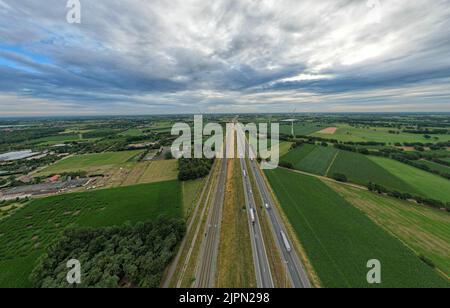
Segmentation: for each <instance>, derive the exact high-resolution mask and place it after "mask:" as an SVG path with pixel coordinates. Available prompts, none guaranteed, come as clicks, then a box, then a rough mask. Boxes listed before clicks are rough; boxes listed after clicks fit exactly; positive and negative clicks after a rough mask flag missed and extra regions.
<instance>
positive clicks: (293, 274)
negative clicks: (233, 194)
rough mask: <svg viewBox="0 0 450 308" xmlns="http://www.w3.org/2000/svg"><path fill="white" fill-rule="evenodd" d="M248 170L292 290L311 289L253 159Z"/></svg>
mask: <svg viewBox="0 0 450 308" xmlns="http://www.w3.org/2000/svg"><path fill="white" fill-rule="evenodd" d="M241 135H243V138H244V140H245V143H246V144H247V145H248V142H247V139H246V138H245V135H244V134H243V132H241ZM238 139H239V137H238ZM250 151H252V149H250ZM250 169H251V172H252V174H253V176H254V177H255V179H256V185H257V186H258V190H259V193H260V194H261V199H262V200H263V203H264V205H265V210H266V211H267V214H268V217H269V222H270V226H271V230H272V232H273V236H274V238H275V241H276V243H277V246H278V249H279V250H280V251H281V255H282V257H283V261H284V263H285V265H286V269H287V272H288V274H289V278H290V280H291V283H292V286H293V287H294V288H311V283H310V281H309V279H308V275H307V274H306V271H305V269H304V266H303V264H302V263H301V261H300V258H299V257H298V255H297V252H296V250H295V249H291V248H288V247H286V244H285V242H284V239H283V235H282V234H284V235H285V236H286V238H287V241H288V242H289V246H291V247H292V241H291V240H290V239H289V236H288V233H287V232H286V227H285V226H284V224H283V222H282V220H281V217H280V214H279V213H278V208H277V207H276V205H275V202H274V201H273V198H272V196H271V193H270V191H269V188H268V187H267V184H266V182H265V180H264V178H263V175H262V173H261V172H262V171H261V169H260V168H259V165H258V163H257V161H256V160H255V159H253V160H250Z"/></svg>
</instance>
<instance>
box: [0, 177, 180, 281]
mask: <svg viewBox="0 0 450 308" xmlns="http://www.w3.org/2000/svg"><path fill="white" fill-rule="evenodd" d="M161 215H164V216H167V217H182V216H183V211H182V192H181V184H180V183H179V182H178V181H170V182H163V183H157V184H147V185H138V186H130V187H121V188H115V189H105V190H98V191H92V192H85V193H75V194H67V195H60V196H56V197H50V198H45V199H39V200H36V201H34V202H32V203H30V204H29V205H27V206H25V207H24V208H23V209H21V210H19V211H17V212H15V213H14V214H13V215H12V216H10V217H8V218H6V219H4V220H2V222H1V224H0V272H1V273H2V275H0V287H28V286H29V282H28V276H29V274H30V272H31V270H32V269H33V267H34V264H35V262H36V260H37V258H38V257H39V256H40V255H42V254H43V253H44V251H45V249H46V247H48V246H49V245H50V244H51V243H52V242H53V241H55V239H57V237H58V236H59V235H60V234H61V232H62V231H63V230H64V229H66V228H67V227H73V226H81V227H106V226H112V225H120V224H123V223H125V222H131V223H136V222H139V221H145V220H149V219H154V218H157V217H158V216H161Z"/></svg>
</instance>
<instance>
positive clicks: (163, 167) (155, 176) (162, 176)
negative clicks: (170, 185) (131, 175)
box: [139, 159, 178, 183]
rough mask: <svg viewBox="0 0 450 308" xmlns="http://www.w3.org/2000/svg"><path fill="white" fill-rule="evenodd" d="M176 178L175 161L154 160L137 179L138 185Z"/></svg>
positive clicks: (176, 167) (176, 164) (176, 166)
mask: <svg viewBox="0 0 450 308" xmlns="http://www.w3.org/2000/svg"><path fill="white" fill-rule="evenodd" d="M177 178H178V161H177V160H174V159H173V160H155V161H152V162H151V163H149V164H148V165H147V168H145V171H144V173H143V174H142V176H141V178H140V179H139V182H140V183H154V182H161V181H170V180H174V179H177Z"/></svg>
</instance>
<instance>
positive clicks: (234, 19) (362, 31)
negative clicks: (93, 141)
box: [0, 0, 450, 115]
mask: <svg viewBox="0 0 450 308" xmlns="http://www.w3.org/2000/svg"><path fill="white" fill-rule="evenodd" d="M372 2H373V3H375V4H376V5H375V9H374V8H370V7H369V6H368V5H367V4H368V3H367V2H366V1H359V0H358V1H356V0H347V1H344V0H321V1H317V0H303V1H298V0H281V1H275V0H259V1H258V0H240V1H237V0H231V1H230V0H215V1H208V2H205V1H200V0H175V1H163V0H154V1H143V0H126V1H125V0H121V1H119V0H97V1H83V0H81V4H82V23H81V24H80V25H70V24H68V23H67V22H66V20H65V15H66V12H67V9H66V0H47V1H45V2H39V1H34V0H21V1H13V0H0V39H1V40H0V113H1V114H3V115H5V114H6V115H7V114H16V113H20V112H19V111H20V110H16V109H13V108H11V106H12V104H21V105H23V106H25V108H22V110H23V111H22V112H30V113H32V112H35V111H33V110H34V109H33V108H32V106H31V105H32V104H35V105H39V106H41V108H40V110H47V109H48V110H47V112H48V113H55V112H59V113H73V112H83V113H135V112H136V113H139V112H164V111H167V112H196V111H197V110H198V108H201V109H202V111H203V112H207V111H211V112H228V111H233V112H234V111H245V112H250V111H261V110H262V111H267V112H268V111H272V110H273V111H282V110H286V109H293V108H295V107H297V108H298V109H299V110H302V109H303V110H307V111H326V110H328V109H329V110H342V111H344V110H345V106H348V109H349V110H352V111H354V110H355V108H359V109H361V110H369V109H370V108H372V109H376V108H377V106H384V107H386V108H387V106H388V107H389V108H390V109H393V110H394V109H396V106H397V109H398V110H403V109H404V108H405V106H408V108H409V109H410V108H417V109H420V108H421V109H422V110H425V111H427V110H429V109H430V108H431V109H434V110H448V109H450V108H449V103H448V100H449V99H450V96H449V92H450V91H449V83H448V80H449V78H450V57H449V56H448V55H449V54H450V31H449V29H450V5H449V4H450V1H449V0H437V1H433V2H430V1H425V0H419V1H406V0H399V1H379V2H377V1H372ZM378 4H379V5H378ZM424 89H426V91H425V90H424ZM411 93H415V94H414V95H413V96H412V97H411V96H410V94H411ZM411 104H412V106H413V107H411ZM43 106H45V108H47V109H45V108H44V107H43ZM27 107H30V108H27ZM52 108H53V109H52ZM431 109H430V110H431ZM42 112H44V111H42Z"/></svg>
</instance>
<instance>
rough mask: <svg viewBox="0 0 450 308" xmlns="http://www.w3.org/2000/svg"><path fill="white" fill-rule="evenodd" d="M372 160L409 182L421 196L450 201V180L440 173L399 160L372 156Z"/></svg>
mask: <svg viewBox="0 0 450 308" xmlns="http://www.w3.org/2000/svg"><path fill="white" fill-rule="evenodd" d="M370 159H371V160H372V161H374V162H375V163H377V164H378V165H380V166H381V167H383V168H384V169H386V170H387V171H389V172H390V173H391V174H393V175H394V176H396V177H397V178H399V179H401V180H403V181H404V182H406V183H408V184H409V185H410V186H411V187H413V188H414V190H416V191H417V192H419V193H420V195H421V196H424V197H428V198H432V199H437V200H441V201H444V202H450V193H449V192H450V181H449V180H447V179H444V178H443V177H440V176H438V175H435V174H432V173H429V172H426V171H423V170H420V169H417V168H414V167H411V166H408V165H405V164H402V163H400V162H398V161H395V160H391V159H387V158H383V157H370Z"/></svg>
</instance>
